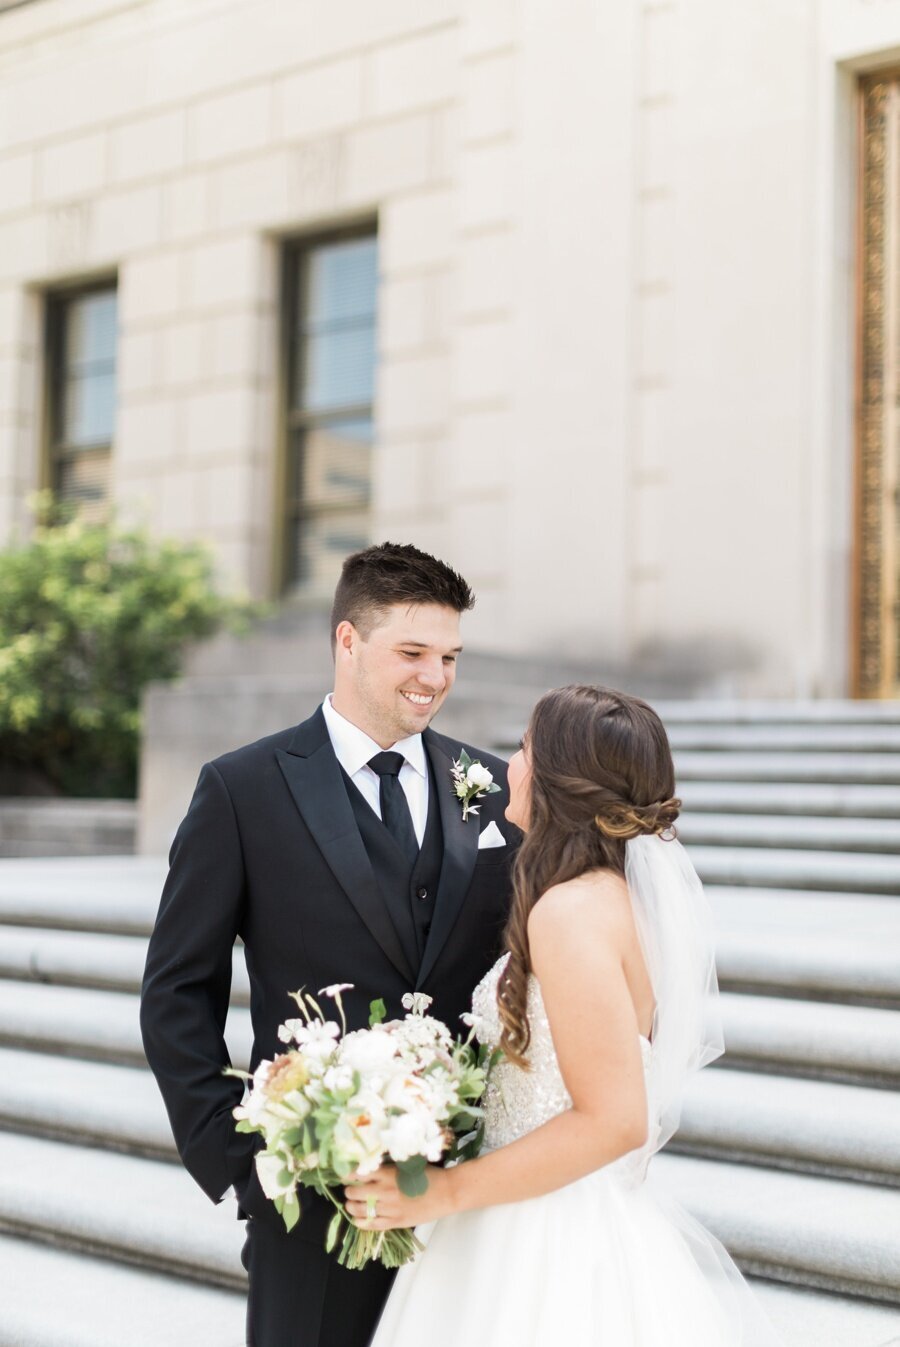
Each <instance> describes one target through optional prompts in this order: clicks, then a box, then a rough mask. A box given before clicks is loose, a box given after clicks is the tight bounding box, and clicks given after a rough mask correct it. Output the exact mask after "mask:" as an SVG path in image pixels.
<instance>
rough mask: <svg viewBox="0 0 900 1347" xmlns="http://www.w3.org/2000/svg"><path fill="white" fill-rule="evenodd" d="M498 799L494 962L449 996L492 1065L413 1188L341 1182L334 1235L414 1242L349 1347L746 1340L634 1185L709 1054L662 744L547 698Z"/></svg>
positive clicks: (745, 1294) (715, 1253)
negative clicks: (347, 1222)
mask: <svg viewBox="0 0 900 1347" xmlns="http://www.w3.org/2000/svg"><path fill="white" fill-rule="evenodd" d="M509 787H510V802H509V806H508V808H507V811H506V816H507V818H508V819H509V820H510V821H511V822H512V823H515V824H518V826H519V827H520V828H522V830H523V832H524V841H523V843H522V846H521V848H520V851H519V854H518V858H517V861H516V872H515V897H514V903H513V909H512V913H511V917H510V921H509V926H508V930H507V948H508V953H507V954H506V955H504V956H503V958H502V959H501V960H500V961H499V962H498V963H497V964H496V965H495V966H494V968H493V969H492V970H491V971H490V972H489V973H488V974H487V976H486V977H485V978H484V980H483V981H482V982H481V983H480V984H479V986H478V987H477V988H476V990H475V994H474V997H473V1016H474V1022H475V1027H476V1032H477V1034H478V1037H479V1039H480V1040H481V1041H482V1042H485V1043H488V1044H490V1045H492V1046H497V1047H499V1048H500V1049H501V1050H502V1053H503V1057H502V1059H501V1060H500V1062H499V1064H498V1065H497V1066H495V1068H494V1070H493V1071H492V1073H491V1075H490V1079H489V1083H488V1088H487V1091H486V1095H485V1100H484V1107H485V1145H484V1149H483V1151H482V1153H481V1155H479V1157H478V1158H477V1159H476V1160H472V1161H469V1162H467V1163H466V1164H462V1165H458V1166H455V1167H453V1168H449V1169H441V1168H439V1167H434V1168H432V1169H430V1170H429V1185H428V1190H427V1192H426V1193H424V1194H423V1195H422V1196H421V1197H416V1198H408V1197H405V1196H404V1195H403V1194H402V1193H401V1192H400V1191H399V1189H398V1187H397V1185H396V1181H395V1171H393V1170H392V1169H390V1168H387V1167H386V1168H383V1169H381V1170H379V1171H378V1172H377V1173H376V1174H375V1175H373V1176H371V1177H370V1178H369V1179H367V1180H365V1181H363V1182H360V1183H355V1184H352V1185H350V1186H348V1189H347V1197H348V1207H349V1210H350V1213H351V1215H352V1216H353V1218H354V1220H355V1221H356V1223H357V1224H358V1225H360V1226H362V1227H364V1228H367V1229H375V1230H386V1229H390V1228H391V1227H394V1226H418V1227H419V1232H418V1233H419V1235H420V1237H421V1238H422V1239H423V1241H424V1242H426V1249H425V1252H424V1253H423V1254H421V1255H420V1256H419V1258H418V1259H417V1260H416V1261H415V1262H414V1263H412V1264H410V1265H408V1266H406V1267H404V1268H402V1269H401V1271H400V1273H399V1274H398V1277H397V1279H396V1282H395V1283H394V1287H393V1290H392V1292H391V1295H390V1297H389V1299H388V1302H387V1305H386V1307H385V1310H384V1313H383V1315H382V1318H381V1321H380V1324H379V1326H378V1329H377V1332H376V1335H375V1338H374V1340H373V1347H421V1344H422V1343H423V1342H427V1343H428V1344H429V1347H459V1344H461V1343H464V1342H466V1341H468V1340H475V1339H477V1340H478V1341H484V1342H490V1343H491V1345H492V1347H507V1345H508V1347H559V1344H566V1347H570V1345H571V1347H574V1345H575V1344H579V1347H580V1345H581V1344H584V1347H762V1345H763V1344H765V1347H770V1345H771V1344H774V1343H776V1342H777V1339H776V1336H775V1333H774V1330H773V1329H772V1328H771V1326H770V1325H769V1323H768V1320H767V1318H766V1317H765V1316H764V1315H763V1313H762V1312H761V1310H760V1309H759V1307H758V1305H757V1303H756V1301H755V1298H754V1295H753V1293H752V1291H751V1290H750V1288H749V1287H748V1286H747V1284H746V1283H745V1282H744V1281H743V1278H742V1277H741V1275H740V1273H739V1272H738V1270H737V1268H736V1267H735V1266H734V1264H733V1263H732V1261H731V1259H730V1258H729V1256H728V1254H727V1253H726V1252H725V1250H724V1249H723V1248H722V1246H721V1245H720V1244H719V1243H718V1241H717V1240H716V1239H715V1238H714V1237H713V1236H712V1235H710V1234H709V1233H708V1232H707V1231H706V1230H704V1229H703V1227H702V1226H700V1225H698V1224H697V1222H695V1221H694V1220H693V1219H692V1218H691V1217H690V1216H689V1215H688V1214H687V1213H686V1212H684V1211H683V1210H682V1209H681V1208H679V1207H677V1206H676V1205H675V1204H674V1203H671V1202H669V1201H668V1200H667V1199H666V1198H665V1197H664V1196H663V1195H662V1194H659V1193H657V1192H656V1191H655V1190H654V1186H653V1181H652V1176H651V1177H648V1166H649V1163H650V1160H651V1158H652V1156H653V1155H654V1154H655V1152H656V1151H658V1150H659V1149H660V1147H661V1146H663V1145H664V1144H665V1142H666V1141H668V1140H669V1138H670V1137H671V1136H672V1134H673V1133H674V1131H675V1130H676V1128H677V1125H678V1119H679V1113H680V1107H681V1101H682V1096H683V1093H684V1088H685V1085H686V1084H687V1082H688V1080H689V1079H690V1077H691V1076H692V1075H693V1074H694V1073H695V1072H696V1071H698V1070H699V1069H700V1068H701V1067H702V1066H704V1065H705V1064H706V1063H707V1062H709V1061H711V1060H712V1059H713V1058H715V1057H717V1056H718V1055H719V1054H720V1053H721V1052H722V1051H723V1043H722V1038H721V1031H720V1029H719V1026H718V1018H717V1013H716V998H717V995H718V992H717V987H716V977H715V965H714V960H713V941H712V922H711V917H710V913H709V909H708V907H707V904H706V900H705V898H704V896H703V892H702V889H701V886H700V881H699V879H698V878H697V875H696V873H695V871H694V869H693V867H692V865H691V863H690V861H689V860H688V858H687V855H686V853H685V852H684V850H683V849H682V847H681V844H680V843H679V842H678V841H676V840H674V828H673V824H674V822H675V819H676V818H677V816H678V810H679V804H680V802H679V801H678V800H677V799H674V798H673V796H674V791H675V777H674V769H673V765H672V756H671V752H670V749H669V743H668V739H667V737H666V732H665V730H664V728H663V726H662V724H661V722H660V720H659V718H658V716H657V715H656V714H655V712H654V711H653V710H652V709H651V708H650V707H649V706H647V705H646V704H645V703H644V702H642V701H639V700H637V699H636V698H634V697H628V696H625V695H623V694H621V693H617V692H611V691H608V690H606V689H603V688H595V687H582V686H575V687H567V688H559V689H557V690H555V691H553V692H549V693H547V695H546V696H544V697H543V698H542V699H541V700H540V701H539V702H538V704H537V706H536V707H535V710H534V712H533V715H532V718H531V722H530V725H529V727H528V730H527V732H526V735H525V738H524V740H523V742H522V745H521V749H520V751H519V752H518V753H516V755H515V756H514V757H513V759H512V761H511V763H510V766H509ZM423 1226H425V1227H426V1228H425V1229H424V1230H423V1229H422V1227H423Z"/></svg>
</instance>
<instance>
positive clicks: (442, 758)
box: [417, 730, 479, 987]
mask: <svg viewBox="0 0 900 1347" xmlns="http://www.w3.org/2000/svg"><path fill="white" fill-rule="evenodd" d="M422 739H423V741H424V744H425V751H426V752H427V754H428V757H429V759H430V761H431V766H432V769H433V784H434V786H435V788H436V790H437V797H438V807H439V809H440V812H441V827H442V829H443V833H444V859H443V863H442V865H441V877H440V880H439V881H438V890H437V896H436V899H435V905H434V916H433V917H432V920H431V930H430V932H429V934H428V940H427V942H426V944H425V953H424V955H423V957H422V966H421V968H420V969H419V979H418V983H417V986H419V987H421V986H422V985H423V983H424V981H425V979H426V978H427V977H428V976H429V975H430V973H431V970H432V969H433V968H434V965H435V963H436V962H437V959H438V956H439V955H440V952H441V950H442V949H443V947H444V945H445V943H446V941H447V937H448V936H449V934H450V932H451V931H452V929H453V926H454V924H455V922H456V919H457V917H458V916H459V913H460V909H461V907H462V905H463V903H464V902H465V898H466V894H467V893H468V891H469V885H470V884H471V882H472V872H473V870H474V869H475V861H476V860H477V858H478V832H479V822H478V815H477V814H475V815H473V816H472V817H471V818H469V819H468V821H467V822H465V823H464V822H463V816H462V805H461V804H460V802H459V800H458V799H457V798H456V796H455V795H454V794H453V790H452V780H451V776H450V769H451V767H452V765H453V759H452V757H451V755H450V752H449V751H448V749H446V748H445V747H444V745H443V743H442V742H441V740H440V739H439V738H438V737H437V735H435V734H434V732H433V731H432V730H425V732H424V733H423V735H422Z"/></svg>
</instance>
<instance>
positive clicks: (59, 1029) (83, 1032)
mask: <svg viewBox="0 0 900 1347" xmlns="http://www.w3.org/2000/svg"><path fill="white" fill-rule="evenodd" d="M139 1009H140V1003H139V999H138V997H137V996H134V995H131V994H128V993H126V992H109V991H92V990H87V989H85V988H81V987H54V986H35V985H33V984H31V983H27V982H3V981H0V1043H3V1044H6V1045H7V1046H11V1047H25V1048H29V1049H32V1050H37V1051H41V1052H46V1053H48V1054H51V1055H63V1056H73V1057H84V1058H87V1059H88V1060H92V1061H111V1062H120V1063H122V1064H123V1065H132V1066H133V1065H137V1066H140V1065H142V1064H143V1063H144V1061H145V1058H144V1047H143V1043H142V1040H141V1031H140V1023H139V1019H138V1015H139ZM225 1038H226V1042H227V1043H228V1046H229V1051H230V1052H231V1055H232V1061H233V1062H235V1063H236V1064H237V1065H239V1066H244V1065H246V1063H247V1061H248V1058H249V1055H250V1044H251V1041H252V1031H251V1026H250V1012H249V1011H247V1010H240V1009H232V1010H231V1011H230V1012H229V1015H228V1021H227V1024H226V1027H225Z"/></svg>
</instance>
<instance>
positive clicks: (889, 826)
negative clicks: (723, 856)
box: [678, 812, 900, 873]
mask: <svg viewBox="0 0 900 1347" xmlns="http://www.w3.org/2000/svg"><path fill="white" fill-rule="evenodd" d="M678 835H679V837H680V838H681V840H682V841H683V842H684V843H686V845H688V846H693V845H697V846H727V847H766V848H770V849H775V848H779V847H780V848H787V849H791V850H795V849H796V850H799V851H829V852H830V851H844V852H851V853H855V852H863V853H867V854H868V853H874V854H875V855H879V856H885V855H888V856H900V820H898V819H869V818H816V817H813V818H798V817H787V818H785V817H782V816H780V815H778V814H747V815H742V814H704V813H696V814H695V813H691V812H687V813H686V814H683V815H682V817H681V818H680V819H679V820H678ZM898 873H900V870H898Z"/></svg>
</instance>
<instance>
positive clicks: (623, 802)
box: [497, 684, 681, 1066]
mask: <svg viewBox="0 0 900 1347" xmlns="http://www.w3.org/2000/svg"><path fill="white" fill-rule="evenodd" d="M523 742H524V745H525V748H526V751H527V754H528V758H529V765H530V769H531V783H530V797H531V798H530V806H529V817H528V830H527V832H526V833H525V837H524V840H523V842H522V845H521V847H520V848H519V853H518V856H517V857H516V862H515V868H514V871H513V904H512V911H511V913H510V918H509V923H508V925H507V928H506V947H507V949H508V950H509V959H508V960H507V963H506V968H505V969H504V972H503V975H502V977H501V978H500V982H499V986H498V988H497V1002H498V1008H499V1012H500V1021H501V1024H502V1026H503V1031H502V1034H501V1037H500V1046H501V1048H502V1049H503V1051H504V1053H505V1054H506V1056H507V1058H508V1059H509V1060H510V1061H513V1062H516V1063H517V1064H518V1065H520V1066H524V1065H526V1062H525V1058H524V1054H525V1053H526V1052H527V1050H528V1045H529V1042H530V1041H531V1031H530V1029H529V1025H528V1012H527V992H528V975H529V974H530V972H531V951H530V949H529V944H528V916H529V913H530V912H531V909H532V908H533V907H534V905H535V903H536V902H537V901H538V899H539V898H540V896H541V894H542V893H546V891H547V890H548V889H549V888H551V887H552V885H554V884H561V883H563V882H564V881H565V880H567V879H574V878H575V877H576V876H577V875H581V874H584V873H585V871H587V870H594V869H598V868H599V869H605V870H613V871H615V873H616V874H618V875H624V873H625V843H626V842H627V841H628V839H629V838H630V837H638V836H640V835H641V834H650V835H652V834H654V833H663V832H666V830H667V829H672V825H673V824H674V822H675V820H676V818H677V817H678V813H679V810H680V808H681V801H680V800H677V799H675V798H674V795H675V768H674V766H673V764H672V752H671V749H670V747H669V740H668V736H667V735H666V731H665V729H664V728H663V724H662V721H661V720H660V718H659V716H658V715H657V714H656V712H655V711H654V710H653V709H652V707H650V706H648V705H647V703H646V702H642V701H640V700H639V699H638V698H637V697H628V696H626V695H625V694H624V693H622V692H613V691H611V690H610V689H609V688H599V687H590V686H586V685H581V684H574V685H572V686H570V687H564V688H555V689H554V690H553V691H552V692H548V693H546V694H545V696H543V697H542V698H541V699H540V701H539V702H538V704H537V706H536V707H535V708H534V711H533V712H532V716H531V721H530V723H529V726H528V729H527V731H526V735H525V740H524V741H523Z"/></svg>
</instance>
